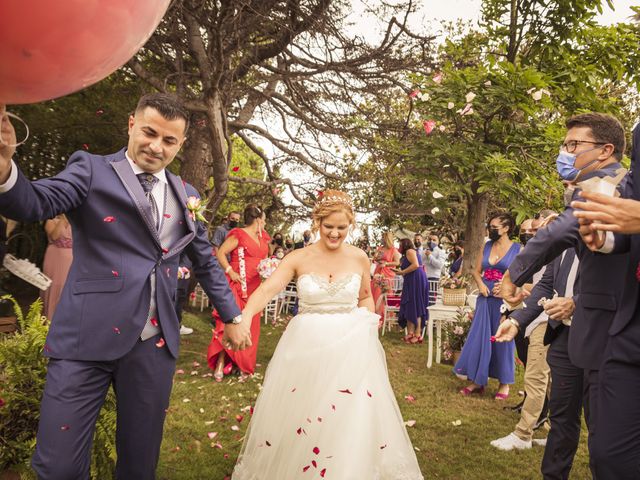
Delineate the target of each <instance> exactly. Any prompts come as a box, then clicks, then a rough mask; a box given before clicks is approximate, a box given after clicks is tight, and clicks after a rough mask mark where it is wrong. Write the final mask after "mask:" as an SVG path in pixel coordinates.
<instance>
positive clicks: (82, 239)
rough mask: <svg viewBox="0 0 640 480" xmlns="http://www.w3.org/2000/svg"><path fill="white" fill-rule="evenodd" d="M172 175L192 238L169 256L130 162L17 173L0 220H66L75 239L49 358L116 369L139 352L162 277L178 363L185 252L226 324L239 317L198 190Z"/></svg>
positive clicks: (85, 162)
mask: <svg viewBox="0 0 640 480" xmlns="http://www.w3.org/2000/svg"><path fill="white" fill-rule="evenodd" d="M166 173H167V180H168V183H169V186H170V188H172V189H173V192H174V193H175V194H176V196H177V198H178V199H179V201H180V204H181V205H184V213H183V214H184V219H183V220H182V221H183V222H184V225H185V227H186V229H185V231H186V234H185V235H184V236H183V237H182V238H180V239H179V240H178V241H177V242H176V243H175V244H174V245H171V246H170V247H169V249H168V251H163V249H162V248H161V246H160V241H159V238H158V234H157V232H156V230H155V227H154V226H153V225H154V222H153V220H152V217H151V208H150V206H149V202H148V201H147V200H146V198H145V196H144V192H143V190H142V187H141V186H140V183H139V181H138V179H137V177H136V176H135V174H134V173H133V170H132V169H131V166H130V165H129V162H128V161H127V159H126V157H125V150H121V151H119V152H118V153H115V154H113V155H108V156H98V155H91V154H89V153H87V152H82V151H80V152H76V153H74V154H73V155H72V156H71V158H70V159H69V162H68V164H67V166H66V168H65V169H64V170H63V171H62V172H60V174H58V175H56V176H55V177H51V178H46V179H42V180H36V181H33V182H30V181H29V180H27V179H26V178H25V177H24V175H23V174H22V173H21V172H19V175H18V181H17V183H16V184H15V186H14V187H13V188H12V189H11V190H9V191H8V192H6V193H4V194H0V213H1V214H3V215H6V216H8V217H10V218H13V219H16V220H19V221H23V222H34V221H39V220H45V219H48V218H53V217H54V216H56V215H58V214H60V213H66V214H67V216H68V218H69V221H70V223H71V226H72V229H73V263H72V265H71V269H70V270H69V275H68V277H67V283H66V284H65V287H64V290H63V291H62V296H61V298H60V302H59V303H58V306H57V309H56V312H55V315H54V317H53V319H52V322H51V328H50V331H49V335H48V337H47V343H46V346H45V355H48V356H50V357H54V358H64V359H73V360H96V361H100V360H103V361H104V360H114V359H117V358H120V357H122V356H123V355H125V354H126V353H127V352H128V351H129V350H131V348H132V347H133V346H134V345H135V343H136V342H137V341H138V339H139V337H140V333H141V332H142V329H143V327H144V324H145V322H146V319H147V315H148V311H149V303H150V295H151V287H150V281H149V277H150V274H151V272H152V271H153V269H154V267H155V268H156V272H157V273H156V301H157V310H158V320H159V322H160V325H161V327H162V331H163V336H164V339H165V341H166V345H167V347H168V348H169V350H170V352H171V354H172V355H173V356H177V355H178V350H179V342H180V334H179V323H178V318H177V316H176V313H175V309H174V302H175V297H176V282H177V268H178V259H179V257H180V253H181V252H182V251H185V252H186V253H187V255H188V256H189V258H191V261H192V262H193V272H194V274H195V275H196V277H197V278H198V281H199V282H200V284H201V285H202V287H203V289H204V290H205V292H206V293H207V294H208V296H209V298H210V299H211V301H212V303H213V304H214V305H215V307H216V308H217V310H218V312H220V315H221V317H222V318H223V319H225V320H230V319H232V318H233V317H234V316H236V315H239V314H240V310H239V308H238V306H237V305H236V303H235V300H234V298H233V295H232V294H231V291H230V289H229V286H228V283H227V280H226V278H225V275H224V273H223V272H222V270H221V268H220V266H219V264H218V262H217V260H216V257H215V256H213V255H212V249H211V244H210V243H209V241H208V239H207V234H206V230H205V228H204V227H203V225H202V224H200V222H195V223H194V221H193V220H192V219H191V218H190V216H189V214H188V213H189V212H188V211H187V209H186V203H187V196H192V195H193V196H198V194H197V192H196V191H195V189H194V188H193V187H192V186H191V185H188V184H185V183H184V182H182V180H181V179H180V178H179V177H177V176H175V175H173V174H171V173H170V172H169V171H167V172H166Z"/></svg>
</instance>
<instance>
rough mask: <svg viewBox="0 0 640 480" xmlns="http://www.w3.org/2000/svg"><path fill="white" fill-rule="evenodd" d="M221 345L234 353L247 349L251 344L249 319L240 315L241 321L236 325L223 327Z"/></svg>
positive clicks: (230, 324) (228, 324) (229, 324)
mask: <svg viewBox="0 0 640 480" xmlns="http://www.w3.org/2000/svg"><path fill="white" fill-rule="evenodd" d="M222 345H223V346H224V347H225V348H227V349H231V350H234V351H238V350H244V349H245V348H249V347H250V346H251V345H252V343H251V318H246V316H245V315H244V313H243V314H242V321H241V322H240V323H238V324H236V325H234V324H233V323H227V324H226V325H225V326H224V335H223V337H222Z"/></svg>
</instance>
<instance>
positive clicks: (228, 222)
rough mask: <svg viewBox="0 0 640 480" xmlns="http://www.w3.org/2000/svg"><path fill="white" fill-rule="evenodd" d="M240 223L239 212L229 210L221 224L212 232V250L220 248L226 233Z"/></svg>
mask: <svg viewBox="0 0 640 480" xmlns="http://www.w3.org/2000/svg"><path fill="white" fill-rule="evenodd" d="M239 224H240V214H239V213H238V212H229V215H227V218H225V219H224V221H223V222H222V225H220V226H219V227H217V228H216V229H215V231H214V232H213V237H212V238H211V245H213V248H214V251H217V250H218V248H220V245H222V244H223V243H224V241H225V239H226V238H227V235H228V234H229V232H230V231H231V230H233V229H234V228H236V227H237V226H238V225H239Z"/></svg>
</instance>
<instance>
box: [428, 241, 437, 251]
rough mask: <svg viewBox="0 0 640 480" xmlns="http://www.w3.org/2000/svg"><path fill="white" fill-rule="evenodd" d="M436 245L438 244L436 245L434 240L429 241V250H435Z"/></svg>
mask: <svg viewBox="0 0 640 480" xmlns="http://www.w3.org/2000/svg"><path fill="white" fill-rule="evenodd" d="M437 246H438V245H437V244H436V242H429V248H430V249H431V250H435V249H436V247H437Z"/></svg>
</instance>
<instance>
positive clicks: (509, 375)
mask: <svg viewBox="0 0 640 480" xmlns="http://www.w3.org/2000/svg"><path fill="white" fill-rule="evenodd" d="M514 225H515V222H514V221H513V218H512V217H511V216H510V215H508V214H506V213H501V214H495V215H493V216H492V217H491V218H490V219H489V224H488V229H489V241H488V242H487V243H486V244H485V246H484V250H483V254H482V263H480V264H479V265H478V266H477V267H476V268H475V269H474V271H473V276H474V278H475V280H476V283H477V285H478V288H479V290H480V295H479V296H478V300H477V302H476V311H475V315H474V317H473V321H472V323H471V328H470V330H469V335H468V336H467V341H466V342H465V344H464V347H463V348H462V353H461V355H460V359H459V360H458V362H457V363H456V364H455V366H454V373H455V374H456V375H458V376H461V377H466V378H467V379H468V380H470V381H471V383H470V384H469V385H468V386H466V387H465V388H463V389H462V390H460V393H461V394H462V395H465V396H467V395H471V394H475V393H477V394H481V393H483V392H484V387H485V386H486V385H487V383H488V382H489V377H491V378H495V379H497V380H498V381H499V382H500V387H499V388H498V393H496V396H495V398H496V400H505V399H506V398H507V397H508V396H509V385H510V384H512V383H513V382H514V376H515V359H514V343H513V341H511V342H508V343H492V342H491V336H492V335H493V334H494V333H495V331H496V330H497V329H498V325H499V324H500V317H501V314H500V306H501V305H502V298H500V296H499V294H500V291H499V290H500V281H501V280H502V275H503V274H504V272H505V271H506V270H507V269H508V268H509V264H511V262H512V261H513V259H514V258H515V257H516V255H518V253H519V252H520V244H519V243H513V242H511V240H509V236H510V234H511V232H512V230H513V227H514Z"/></svg>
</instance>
